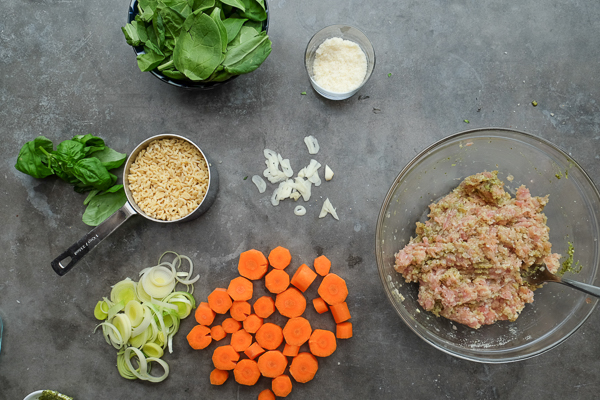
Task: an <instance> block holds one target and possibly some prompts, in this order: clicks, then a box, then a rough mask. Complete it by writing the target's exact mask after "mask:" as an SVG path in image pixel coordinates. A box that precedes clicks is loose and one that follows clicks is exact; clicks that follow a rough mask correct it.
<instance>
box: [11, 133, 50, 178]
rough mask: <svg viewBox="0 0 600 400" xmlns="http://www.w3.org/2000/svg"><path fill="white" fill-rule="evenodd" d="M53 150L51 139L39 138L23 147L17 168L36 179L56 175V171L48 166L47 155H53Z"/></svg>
mask: <svg viewBox="0 0 600 400" xmlns="http://www.w3.org/2000/svg"><path fill="white" fill-rule="evenodd" d="M53 148H54V145H53V144H52V141H51V140H50V139H48V138H46V137H44V136H38V137H37V138H35V139H34V140H32V141H30V142H27V143H25V144H24V145H23V147H21V150H20V151H19V155H18V157H17V162H16V164H15V168H16V169H17V170H18V171H21V172H23V173H24V174H27V175H31V176H33V177H34V178H45V177H47V176H50V175H54V171H53V170H52V169H51V168H50V167H48V165H47V164H48V158H47V156H46V153H51V152H52V150H53ZM42 149H43V150H45V151H46V153H44V151H43V150H42Z"/></svg>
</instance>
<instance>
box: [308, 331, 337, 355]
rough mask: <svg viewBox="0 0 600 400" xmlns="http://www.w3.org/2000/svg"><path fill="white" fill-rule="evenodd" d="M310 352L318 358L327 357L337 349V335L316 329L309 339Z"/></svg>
mask: <svg viewBox="0 0 600 400" xmlns="http://www.w3.org/2000/svg"><path fill="white" fill-rule="evenodd" d="M308 347H309V348H310V352H311V353H312V354H313V355H315V356H317V357H327V356H330V355H332V354H333V352H334V351H335V349H336V348H337V342H336V340H335V335H334V334H333V332H331V331H327V330H324V329H315V330H314V331H313V333H312V335H310V339H308Z"/></svg>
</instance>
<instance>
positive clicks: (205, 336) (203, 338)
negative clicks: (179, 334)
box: [187, 325, 212, 350]
mask: <svg viewBox="0 0 600 400" xmlns="http://www.w3.org/2000/svg"><path fill="white" fill-rule="evenodd" d="M187 341H188V343H189V344H190V346H191V347H192V349H194V350H200V349H204V348H206V347H207V346H208V345H209V344H210V342H212V338H211V337H210V328H208V327H206V326H204V325H196V326H195V327H193V328H192V330H191V331H190V333H188V335H187Z"/></svg>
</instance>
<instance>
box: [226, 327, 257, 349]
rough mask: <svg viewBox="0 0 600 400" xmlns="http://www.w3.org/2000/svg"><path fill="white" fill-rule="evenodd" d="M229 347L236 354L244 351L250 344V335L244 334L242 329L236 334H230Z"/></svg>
mask: <svg viewBox="0 0 600 400" xmlns="http://www.w3.org/2000/svg"><path fill="white" fill-rule="evenodd" d="M230 344H231V346H233V348H234V349H235V351H237V352H242V351H244V350H246V349H247V348H248V347H250V345H251V344H252V335H251V334H249V333H248V332H246V331H245V330H244V329H240V330H239V331H237V332H233V333H232V334H231V342H230Z"/></svg>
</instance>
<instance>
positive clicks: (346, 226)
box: [0, 0, 600, 400]
mask: <svg viewBox="0 0 600 400" xmlns="http://www.w3.org/2000/svg"><path fill="white" fill-rule="evenodd" d="M269 6H270V12H271V13H270V28H269V35H270V37H271V39H272V42H273V52H272V53H271V55H270V56H269V58H268V59H267V60H266V62H265V63H264V64H263V65H262V66H261V67H260V68H259V69H258V70H257V71H255V72H254V73H252V74H250V75H246V76H242V77H239V78H238V79H235V80H234V81H232V82H231V83H228V84H227V85H225V86H222V87H221V88H218V89H215V90H212V91H186V90H181V89H178V88H175V87H171V86H169V85H167V84H165V83H162V82H160V81H159V80H158V79H156V78H154V77H153V76H151V75H150V74H149V73H142V72H140V71H139V69H138V67H137V64H136V61H135V57H134V54H133V52H132V49H131V48H130V47H129V46H128V45H127V44H126V43H125V40H124V38H123V34H122V32H121V26H123V25H124V23H125V21H126V13H127V7H128V1H127V0H105V1H99V2H90V1H83V0H72V1H60V0H38V1H3V2H0V13H1V14H2V16H3V17H2V20H1V21H0V82H1V84H0V121H1V126H0V136H1V138H2V146H0V160H2V174H0V181H1V182H2V183H1V184H0V220H1V221H2V225H3V227H2V229H1V230H0V244H1V247H0V248H1V252H2V253H1V255H2V262H1V264H0V317H1V318H2V320H3V321H4V337H3V339H2V349H1V353H0V400H21V399H23V398H24V397H25V396H26V395H27V394H28V393H30V392H33V391H35V390H38V389H45V388H52V389H56V390H58V391H61V392H63V393H65V394H69V395H71V396H73V397H74V398H75V399H256V398H257V396H258V393H259V391H260V390H262V389H264V388H266V387H268V386H269V382H268V380H266V379H263V380H260V381H259V383H258V384H257V385H256V386H254V387H242V386H240V385H238V384H237V383H235V382H234V381H233V380H232V379H230V381H228V382H227V383H226V384H225V385H224V386H220V387H216V386H211V385H210V384H209V381H208V375H209V373H210V371H211V370H212V363H211V361H210V353H209V352H194V351H192V350H191V349H190V348H189V346H188V344H187V343H186V340H185V335H186V332H188V331H189V330H190V329H191V327H192V326H193V325H194V324H195V322H194V321H193V318H189V319H186V320H184V321H183V322H182V325H181V330H182V332H181V333H180V334H179V335H178V336H176V338H175V341H174V348H175V352H174V353H173V354H167V355H165V360H166V361H167V362H168V363H169V365H170V368H171V374H170V376H169V378H168V379H167V380H166V381H165V382H162V383H160V384H151V383H144V382H141V381H128V380H126V379H123V378H121V377H120V376H119V374H118V372H117V369H116V351H115V349H113V348H112V347H111V346H109V345H108V344H107V343H106V342H105V341H104V339H103V338H102V335H101V334H100V333H96V334H94V333H93V331H94V327H95V326H96V324H97V321H96V320H95V319H94V316H93V309H94V306H95V304H96V302H97V301H98V300H100V299H101V298H102V296H106V295H107V294H108V293H109V290H110V286H111V285H112V284H114V283H116V282H117V281H118V280H121V279H124V278H125V277H128V276H129V277H131V278H136V274H137V273H138V272H139V271H140V270H141V269H142V268H144V267H147V266H152V265H154V263H156V260H157V259H158V257H159V256H160V254H161V253H162V252H164V251H166V250H173V251H177V252H179V253H181V254H185V255H187V256H189V257H190V258H191V259H193V261H194V263H195V265H196V269H197V271H198V272H199V273H200V274H201V280H200V281H199V282H198V283H197V284H196V291H195V293H194V295H195V297H196V299H197V300H198V301H203V300H204V299H205V298H206V296H207V295H208V294H209V293H210V291H211V290H212V289H213V288H215V287H219V286H223V285H227V284H228V282H229V280H230V279H232V278H233V277H235V276H236V265H237V264H236V262H237V258H238V256H239V254H240V253H241V252H242V251H244V250H246V249H250V248H256V249H260V250H262V251H264V252H268V251H270V249H272V248H273V247H275V246H277V245H284V246H286V247H288V248H289V249H290V250H291V252H292V255H293V259H294V261H293V262H294V263H296V265H299V264H300V263H301V262H305V263H307V264H309V263H312V259H313V258H314V257H315V256H316V255H317V254H320V253H324V254H326V255H327V256H328V257H329V258H330V259H331V260H332V261H333V264H334V267H333V268H334V270H335V271H336V272H337V273H339V274H340V275H341V276H343V277H344V278H345V279H346V280H347V281H348V286H349V288H350V295H349V297H348V304H349V306H350V309H351V312H352V321H353V322H354V337H353V338H352V339H351V340H346V341H340V342H339V345H338V350H337V351H336V352H335V353H334V354H333V355H332V356H331V357H328V358H326V359H322V360H320V368H319V372H318V373H317V375H316V377H315V379H314V380H313V381H311V382H309V383H307V384H304V385H300V384H296V385H294V390H293V391H292V393H291V394H290V396H288V398H290V399H326V398H327V399H401V398H402V399H403V398H407V399H408V398H410V399H436V398H449V399H548V398H552V399H554V398H555V399H574V398H577V399H592V398H597V396H598V392H599V391H600V378H599V377H598V371H599V370H600V311H598V310H596V311H595V312H594V313H593V314H592V315H591V317H590V318H589V319H588V321H587V322H586V323H585V324H584V325H583V326H582V327H581V328H580V329H579V330H578V331H577V332H575V334H573V335H572V337H570V338H569V339H568V340H567V341H566V342H565V343H563V344H562V345H560V346H559V347H557V348H555V349H553V350H551V351H549V352H547V353H545V354H542V355H540V356H538V357H535V358H532V359H529V360H526V361H522V362H517V363H509V364H501V365H496V364H480V363H475V362H470V361H464V360H461V359H457V358H454V357H452V356H450V355H447V354H445V353H443V352H441V351H439V350H436V349H435V348H434V347H432V346H430V345H429V344H427V343H426V342H424V341H423V340H421V339H420V338H419V337H417V336H416V335H415V334H414V333H413V332H412V331H411V330H410V329H409V328H408V327H407V326H406V325H405V324H404V322H403V321H402V320H401V319H400V318H399V316H398V315H397V314H396V312H395V311H394V309H393V308H392V306H391V305H390V303H389V301H388V299H387V297H386V295H385V293H384V291H383V289H382V284H381V281H380V278H379V274H378V270H377V265H376V259H375V226H376V221H377V216H378V213H379V209H380V206H381V204H382V202H383V199H384V197H385V194H386V192H387V190H388V189H389V187H390V185H391V183H392V182H393V180H394V178H395V177H396V175H397V174H398V173H399V171H400V170H401V169H402V168H403V167H404V166H405V165H406V163H407V162H409V161H410V160H411V159H412V158H413V157H414V156H415V155H416V154H418V153H419V152H420V151H421V150H423V149H424V148H425V147H427V146H428V145H430V144H432V143H434V142H435V141H437V140H440V139H442V138H444V137H446V136H448V135H451V134H453V133H456V132H460V131H464V130H467V129H474V128H482V127H492V126H493V127H504V128H513V129H518V130H522V131H526V132H529V133H531V134H533V135H536V136H539V137H542V138H544V139H547V140H549V141H551V142H553V143H554V144H556V145H557V146H559V147H561V148H562V149H564V150H565V151H566V152H568V153H569V154H571V155H572V156H573V157H574V158H575V159H576V160H577V161H578V162H579V163H580V164H581V166H582V167H583V168H584V169H585V170H586V171H587V172H588V174H589V175H590V176H591V177H592V179H593V181H594V182H595V184H596V185H600V178H599V177H600V104H599V103H598V101H599V100H598V98H599V96H600V80H599V79H598V70H599V66H600V64H599V60H600V50H599V49H600V35H599V34H598V32H599V29H600V3H598V2H596V1H588V2H584V1H571V0H567V1H559V0H543V1H536V0H524V1H521V2H518V4H517V3H516V2H506V1H500V2H498V1H491V0H483V1H467V0H460V1H452V2H447V1H440V0H437V1H425V2H423V1H420V2H418V1H404V0H401V1H391V0H383V1H378V2H369V1H367V2H365V1H363V2H360V1H343V0H330V1H323V0H306V1H292V0H270V1H269ZM338 23H346V24H350V25H353V26H355V27H357V28H358V29H360V30H362V31H363V32H364V33H365V34H366V35H367V36H368V37H369V38H370V39H371V41H372V43H373V46H374V48H375V52H376V57H377V63H376V67H375V71H374V73H373V76H372V77H371V79H370V81H369V82H368V83H367V84H366V85H365V86H364V87H363V88H362V89H361V90H360V92H359V93H358V94H357V95H355V96H354V97H352V98H350V99H348V100H345V101H340V102H332V101H328V100H325V99H323V98H322V97H320V96H319V95H318V94H317V93H316V92H315V91H313V90H312V88H311V86H310V83H309V80H308V77H307V74H306V71H305V68H304V58H303V56H304V50H305V47H306V44H307V42H308V40H309V39H310V38H311V36H312V35H313V34H314V33H315V32H316V31H318V30H319V29H321V28H323V27H325V26H327V25H332V24H338ZM302 92H306V94H304V95H303V94H302ZM532 101H537V106H536V107H534V106H533V105H532ZM466 121H468V123H467V122H466ZM87 133H93V134H96V135H98V136H101V137H102V138H104V139H105V140H106V142H107V144H108V145H109V146H111V147H112V148H114V149H116V150H118V151H121V152H127V153H129V152H130V151H131V150H132V149H133V148H134V147H135V146H136V145H137V144H138V143H139V142H141V141H142V140H144V139H146V138H148V137H149V136H152V135H155V134H159V133H177V134H181V135H184V136H187V137H189V138H190V139H192V140H194V141H195V142H196V143H198V144H199V146H200V147H201V148H202V149H203V150H204V151H205V152H206V153H207V154H208V156H209V157H210V158H211V159H212V163H213V165H214V166H216V168H217V169H218V172H219V175H220V190H219V193H218V197H217V200H216V201H215V203H214V205H213V206H212V208H211V209H210V210H209V211H208V212H207V213H206V214H204V215H203V216H201V217H200V218H199V219H197V220H195V221H192V222H187V223H181V224H157V223H153V222H151V221H148V220H145V219H144V218H141V217H135V218H132V219H130V220H129V221H127V222H126V223H125V224H124V225H123V226H121V227H120V228H119V229H118V230H117V231H116V232H114V233H113V234H112V235H111V236H110V237H108V238H107V239H106V240H105V241H104V242H102V243H101V244H100V245H99V246H98V247H97V248H96V249H94V250H93V251H92V252H90V254H88V255H87V256H86V257H85V258H84V259H83V260H82V261H81V262H80V263H79V264H78V265H77V266H76V267H75V269H73V271H71V272H69V273H68V274H67V275H65V276H64V277H59V276H57V275H56V274H55V273H54V271H53V270H52V268H51V267H50V261H51V260H53V259H54V258H55V257H56V256H58V255H59V254H60V253H62V252H63V251H64V250H65V249H66V248H67V247H68V246H70V245H71V244H73V243H74V242H75V241H77V240H78V239H79V238H81V237H82V236H84V235H85V234H86V233H87V232H88V231H89V229H90V228H89V227H88V226H86V225H85V224H84V223H83V222H82V220H81V216H82V213H83V211H84V205H83V200H84V199H85V195H83V194H78V193H75V192H74V191H73V190H72V188H71V187H70V186H69V185H67V184H66V183H64V182H62V181H60V180H58V179H54V178H46V179H43V180H37V179H34V178H31V177H29V176H26V175H24V174H22V173H20V172H19V171H17V170H16V169H15V168H14V164H15V162H16V156H17V154H18V152H19V149H20V147H21V146H22V145H23V144H24V143H25V142H26V141H29V140H32V139H33V138H35V137H36V136H38V135H44V136H46V137H48V138H50V139H51V140H52V141H54V143H55V144H56V143H58V142H60V141H62V140H65V139H69V138H71V137H72V136H74V135H78V134H87ZM307 135H314V136H315V137H317V139H318V140H319V144H320V146H321V150H320V152H319V154H318V156H317V157H316V158H317V159H318V160H319V161H320V162H321V163H322V164H328V165H329V166H330V167H331V168H332V169H333V171H334V172H335V177H334V179H333V180H332V181H331V182H327V183H326V184H323V185H321V186H320V187H319V188H316V189H318V190H313V198H312V199H311V201H310V202H309V203H308V204H306V208H307V214H306V215H305V216H304V217H302V218H300V217H296V216H295V215H294V214H293V209H294V207H295V205H296V203H294V202H291V201H285V202H282V203H281V204H280V205H279V206H278V207H273V206H272V205H271V204H270V202H269V198H270V192H271V191H270V190H269V191H268V192H265V193H264V194H262V195H261V194H259V193H258V191H257V190H256V188H255V187H254V185H253V184H252V182H251V180H250V178H248V179H246V180H245V179H244V178H245V177H247V176H248V177H251V176H252V175H254V174H261V173H262V171H263V169H264V157H263V154H262V152H263V149H264V148H270V149H273V150H275V151H277V152H280V153H281V154H282V155H284V156H285V157H289V158H290V160H291V161H292V165H294V166H297V168H300V166H302V165H306V164H307V163H308V161H309V160H310V156H309V155H308V154H307V152H306V147H305V145H304V143H303V138H304V137H305V136H307ZM120 173H121V172H120V171H119V174H120ZM269 187H272V186H269ZM326 197H328V198H329V199H330V200H331V202H332V203H333V204H334V206H335V207H336V208H337V213H338V215H339V216H340V221H335V220H334V219H333V218H331V217H328V218H324V219H319V218H318V212H319V210H320V207H321V204H322V201H323V200H324V199H325V198H326ZM311 290H312V289H311ZM315 292H316V290H315ZM310 294H311V295H314V293H312V292H311V293H310ZM323 325H324V326H325V325H327V324H326V323H325V322H323Z"/></svg>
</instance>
